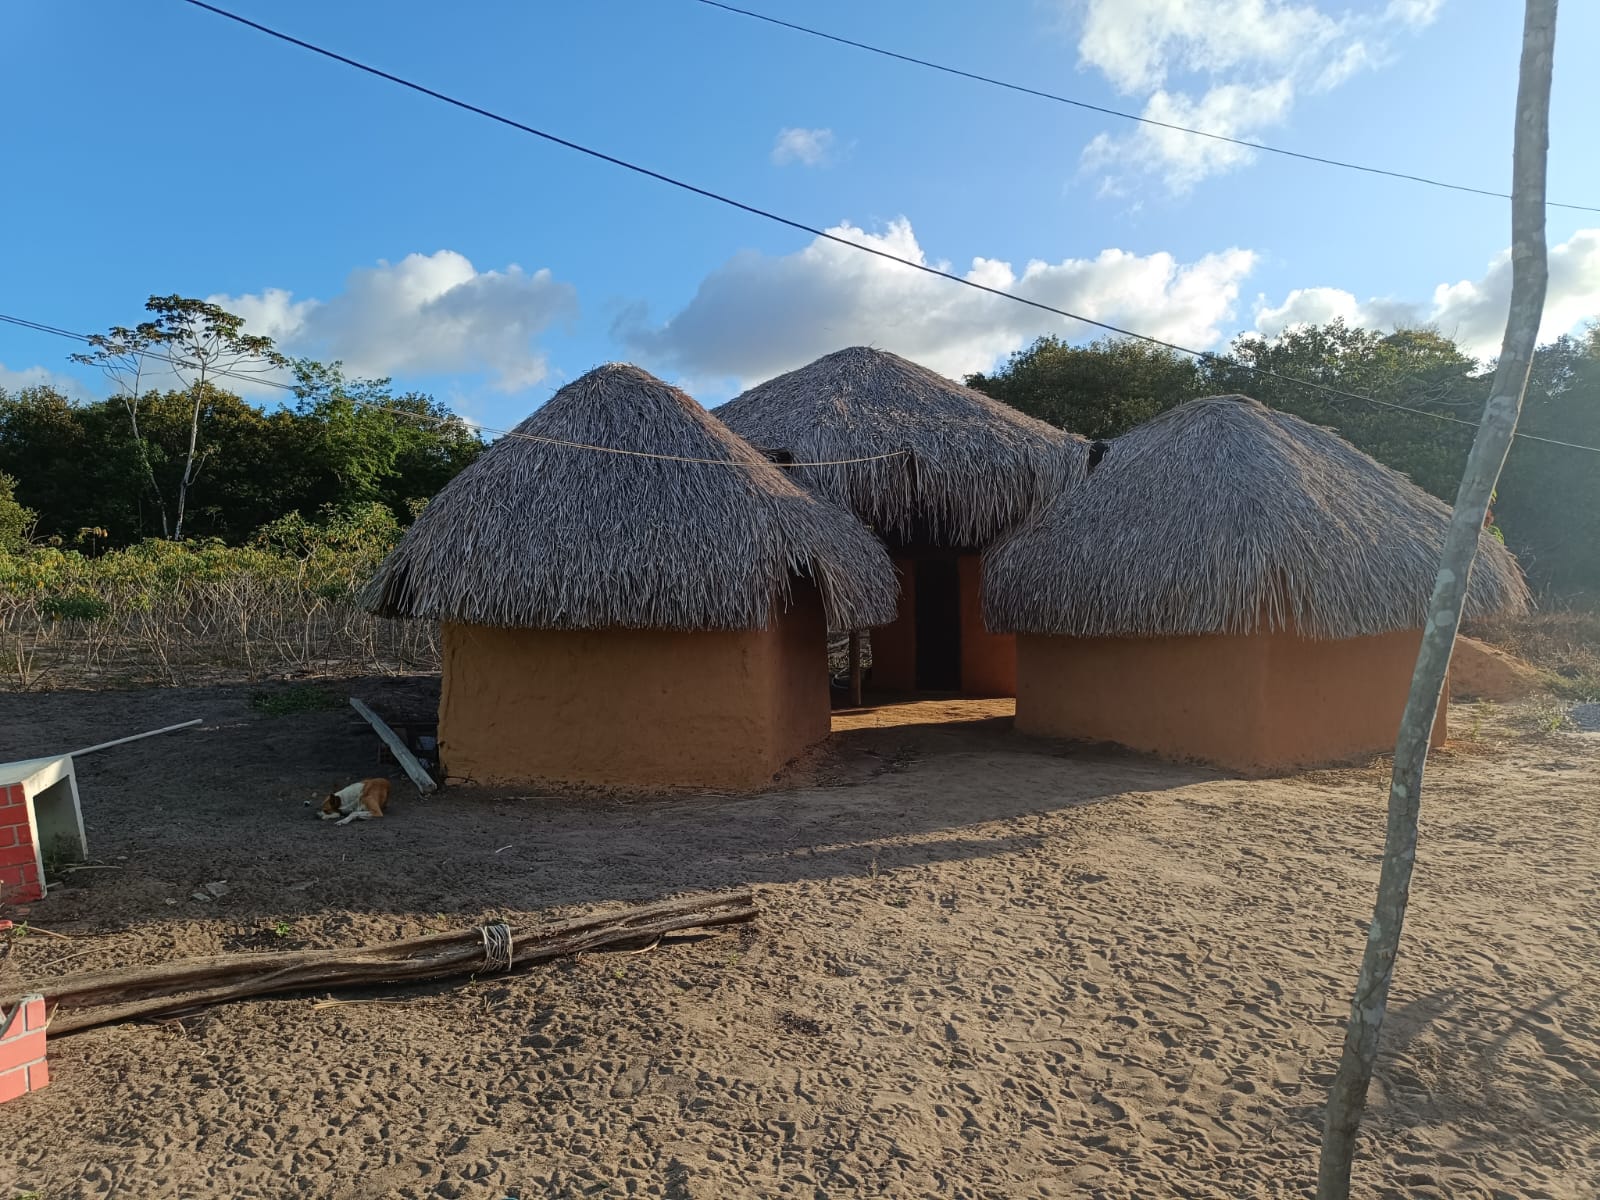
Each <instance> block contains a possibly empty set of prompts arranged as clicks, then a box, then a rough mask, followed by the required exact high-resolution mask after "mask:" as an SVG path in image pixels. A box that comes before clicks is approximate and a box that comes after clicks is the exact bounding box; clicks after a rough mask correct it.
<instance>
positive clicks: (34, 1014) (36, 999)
mask: <svg viewBox="0 0 1600 1200" xmlns="http://www.w3.org/2000/svg"><path fill="white" fill-rule="evenodd" d="M44 1026H45V1011H44V997H43V996H29V997H27V998H26V999H24V1000H23V1001H22V1003H21V1004H19V1005H17V1007H16V1008H14V1009H12V1011H11V1015H10V1017H9V1018H8V1019H7V1021H6V1022H5V1025H4V1026H3V1027H0V1104H4V1103H5V1102H6V1101H7V1100H15V1099H16V1098H17V1097H18V1096H20V1095H22V1094H23V1093H25V1092H36V1091H38V1090H39V1089H40V1088H42V1087H44V1085H45V1084H47V1083H49V1082H50V1067H49V1065H48V1064H47V1063H46V1062H45V1059H44Z"/></svg>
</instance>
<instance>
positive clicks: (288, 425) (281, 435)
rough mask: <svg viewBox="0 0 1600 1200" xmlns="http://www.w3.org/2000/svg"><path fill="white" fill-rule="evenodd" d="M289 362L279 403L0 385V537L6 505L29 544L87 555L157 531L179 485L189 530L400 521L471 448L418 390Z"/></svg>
mask: <svg viewBox="0 0 1600 1200" xmlns="http://www.w3.org/2000/svg"><path fill="white" fill-rule="evenodd" d="M295 372H296V377H297V387H296V390H295V392H294V394H293V396H291V397H289V400H290V402H289V403H288V404H287V405H283V406H274V407H271V408H267V407H263V406H261V405H256V404H251V403H248V402H247V401H244V400H241V399H240V398H239V397H238V396H237V395H234V394H233V393H231V392H229V391H226V390H224V389H222V388H220V387H218V386H216V385H215V384H214V383H209V382H208V383H206V384H205V385H204V386H203V387H201V388H199V389H198V390H197V389H196V388H195V387H193V386H189V387H185V388H182V389H179V390H170V391H147V392H144V393H143V394H141V395H140V396H139V397H138V410H137V414H136V415H135V414H134V413H132V412H131V411H130V404H129V397H128V396H127V395H117V396H112V397H110V398H108V399H105V400H99V401H95V402H92V403H85V404H74V403H73V402H71V401H70V400H69V399H68V398H67V397H66V396H64V395H62V394H61V393H60V392H58V391H56V390H55V389H53V388H49V387H29V388H23V389H20V390H18V391H14V392H7V391H5V390H4V389H0V476H9V477H10V478H11V480H12V481H14V484H13V485H12V486H11V489H10V490H11V491H12V493H13V495H12V497H11V499H12V503H11V504H10V505H7V503H6V501H7V495H6V492H7V482H6V481H5V480H4V479H0V539H4V538H5V537H6V535H7V532H8V531H9V532H10V533H11V534H12V535H13V536H14V535H15V534H17V533H20V532H23V531H22V530H21V529H20V528H14V527H17V526H20V523H21V521H22V520H23V517H22V516H20V515H19V514H18V506H20V508H21V509H25V510H27V512H28V514H31V519H29V521H28V524H29V525H30V526H31V538H32V540H33V541H35V542H36V543H44V544H46V545H57V546H70V547H72V548H75V549H81V550H84V551H86V552H88V553H98V552H99V551H102V550H104V549H107V548H113V547H120V546H128V545H132V544H134V543H136V542H139V541H141V540H143V539H145V538H164V537H170V536H172V534H173V520H174V516H175V513H176V506H177V501H178V497H179V493H180V490H185V491H186V497H185V498H186V500H187V513H186V521H185V525H184V528H183V533H184V535H185V537H186V538H189V539H202V540H204V539H208V538H219V539H221V540H223V541H225V542H228V543H230V544H240V543H243V542H245V541H247V540H249V539H250V538H251V537H252V536H253V535H255V534H256V532H257V531H258V530H260V529H261V528H262V527H264V526H266V525H267V524H268V523H270V522H272V521H275V520H277V519H278V518H280V517H283V516H285V515H286V514H291V513H299V514H302V515H304V516H308V517H312V516H316V515H318V514H321V513H324V512H327V511H332V510H350V509H354V508H356V507H359V506H362V505H367V504H372V503H378V504H382V505H384V506H385V507H386V508H388V509H389V511H391V512H392V513H393V514H394V516H395V517H396V518H397V519H398V520H400V521H402V522H407V521H409V520H410V517H411V514H412V511H413V509H414V508H415V507H416V505H418V504H420V503H421V502H423V501H426V500H427V499H428V498H429V497H430V496H432V495H434V493H436V492H437V491H438V490H439V489H440V488H442V487H443V486H444V485H445V484H446V483H447V482H449V480H450V479H451V478H452V477H453V476H454V475H455V474H456V473H457V472H458V471H460V470H461V469H462V468H463V467H465V466H466V465H467V464H468V463H470V462H472V460H473V459H474V458H476V457H477V455H478V453H479V452H480V451H481V450H482V448H483V443H482V442H481V440H480V439H479V438H478V436H477V434H476V433H475V432H474V431H473V430H472V429H471V428H469V427H468V426H467V425H465V424H464V423H463V422H462V421H461V420H460V419H459V418H457V417H455V416H453V415H452V414H451V413H450V411H449V410H448V409H447V408H445V407H444V406H443V405H441V404H438V403H437V402H435V401H434V400H432V399H431V398H430V397H428V396H426V395H420V394H416V393H403V394H399V395H396V394H394V393H393V391H392V390H391V388H390V387H389V385H388V383H387V381H384V380H378V381H372V380H353V381H352V380H346V379H345V378H344V377H343V375H342V373H341V372H340V370H339V368H338V367H337V366H333V367H326V366H322V365H319V364H316V363H310V362H302V363H298V364H295ZM286 395H287V394H286ZM197 412H198V417H197V416H196V413H197ZM135 422H136V424H137V430H138V435H137V437H136V436H135V434H134V432H133V429H134V425H135ZM191 430H195V431H197V432H198V436H197V438H196V447H195V453H194V456H193V461H192V464H191V461H190V456H189V447H190V434H191ZM186 470H187V471H188V472H189V475H190V478H189V482H188V486H187V488H186V489H184V487H183V484H184V474H185V471H186ZM8 513H9V516H8V515H7V514H8ZM0 548H4V547H3V541H0Z"/></svg>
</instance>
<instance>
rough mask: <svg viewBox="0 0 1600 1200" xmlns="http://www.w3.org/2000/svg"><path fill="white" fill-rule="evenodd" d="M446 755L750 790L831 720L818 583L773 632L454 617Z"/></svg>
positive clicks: (627, 783) (511, 774)
mask: <svg viewBox="0 0 1600 1200" xmlns="http://www.w3.org/2000/svg"><path fill="white" fill-rule="evenodd" d="M443 634H444V638H443V641H444V661H443V673H444V686H443V691H442V694H441V697H440V701H439V752H440V757H441V759H442V761H443V765H444V767H445V770H446V771H447V772H448V773H449V774H450V775H452V776H459V777H464V778H470V779H472V780H474V781H475V782H477V783H483V784H506V783H525V782H532V781H538V780H545V781H552V782H572V783H585V784H595V785H600V786H607V787H626V788H655V787H704V788H730V789H739V790H744V789H750V788H757V787H761V786H763V785H765V784H767V783H769V782H770V781H771V779H772V776H773V774H774V773H775V772H776V771H777V770H778V769H779V768H781V767H782V766H783V765H784V764H785V763H787V762H789V761H790V760H791V759H793V758H794V757H795V756H796V755H798V754H799V753H800V752H801V751H803V750H805V749H806V748H807V747H808V746H811V745H814V744H815V743H817V742H820V741H822V740H823V739H825V738H826V737H827V736H828V733H829V730H830V716H829V704H828V675H827V668H826V661H827V624H826V621H825V620H824V617H823V612H822V605H821V603H820V600H819V599H818V597H817V594H816V591H815V589H814V588H811V587H809V586H807V587H804V588H801V587H798V586H797V588H796V595H795V598H794V607H792V608H791V609H790V611H789V612H788V613H786V614H784V615H783V616H782V617H781V618H780V619H778V620H777V621H776V622H775V623H774V626H773V627H772V628H770V629H767V630H757V631H748V632H743V631H741V632H732V633H677V632H669V631H665V630H633V629H610V630H599V631H556V630H537V629H490V628H486V627H483V626H473V625H456V624H445V625H444V626H443Z"/></svg>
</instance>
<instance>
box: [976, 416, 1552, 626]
mask: <svg viewBox="0 0 1600 1200" xmlns="http://www.w3.org/2000/svg"><path fill="white" fill-rule="evenodd" d="M1449 520H1450V510H1449V508H1448V507H1447V506H1446V505H1444V504H1442V503H1441V502H1440V501H1438V500H1437V499H1435V498H1434V497H1432V496H1430V495H1428V493H1426V492H1424V491H1423V490H1422V489H1421V488H1419V487H1417V486H1416V485H1415V484H1413V483H1412V482H1411V481H1410V480H1409V479H1407V478H1406V477H1405V476H1403V475H1401V474H1399V473H1398V472H1396V471H1392V470H1390V469H1389V468H1388V467H1386V466H1384V465H1382V464H1381V463H1378V462H1376V461H1374V460H1373V459H1371V458H1369V457H1367V456H1366V455H1365V454H1363V453H1361V451H1359V450H1357V449H1356V448H1355V447H1354V446H1352V445H1350V443H1348V442H1346V441H1344V440H1343V439H1342V438H1340V437H1338V436H1337V435H1335V434H1334V433H1332V432H1331V431H1329V430H1327V429H1323V428H1321V427H1319V426H1316V425H1311V424H1308V423H1307V422H1305V421H1302V420H1300V419H1299V418H1298V417H1292V416H1289V415H1288V414H1286V413H1281V412H1274V411H1272V410H1271V409H1268V408H1266V407H1265V406H1263V405H1261V404H1258V403H1257V402H1256V401H1254V400H1251V399H1248V398H1247V397H1244V396H1213V397H1210V398H1207V399H1203V400H1192V401H1189V402H1188V403H1186V404H1181V405H1179V406H1178V407H1177V408H1174V409H1172V410H1171V411H1169V412H1166V413H1164V414H1162V415H1161V416H1159V417H1157V418H1156V419H1155V420H1153V421H1151V422H1149V423H1148V424H1146V425H1141V426H1140V427H1139V428H1137V429H1134V430H1131V431H1130V432H1128V433H1126V434H1124V435H1123V436H1121V437H1119V438H1117V439H1116V440H1115V441H1113V442H1111V443H1110V446H1109V448H1108V449H1107V451H1106V452H1105V456H1104V458H1103V459H1102V461H1101V462H1100V463H1099V465H1098V466H1096V468H1095V469H1094V471H1093V472H1092V473H1090V474H1088V475H1087V476H1082V475H1080V476H1079V478H1078V479H1077V480H1076V481H1074V482H1073V483H1072V484H1071V485H1069V487H1068V488H1067V489H1066V490H1065V491H1064V492H1063V493H1062V494H1061V495H1060V496H1058V497H1057V498H1056V500H1055V502H1054V503H1052V504H1051V505H1050V506H1049V507H1048V508H1045V509H1043V510H1042V511H1040V512H1039V514H1038V515H1037V516H1036V517H1035V518H1034V519H1033V520H1031V521H1029V522H1028V523H1027V524H1026V525H1024V526H1022V527H1021V528H1020V529H1018V530H1017V532H1016V533H1015V535H1013V536H1012V537H1011V538H1009V539H1008V540H1007V541H1006V542H1005V543H1004V544H1003V545H1001V546H998V547H996V548H995V549H994V550H993V551H991V552H990V554H989V556H988V558H987V559H985V562H984V615H985V617H986V619H987V621H988V623H989V627H990V628H991V629H995V630H1008V631H1012V632H1018V633H1044V634H1070V635H1076V636H1080V637H1117V636H1125V637H1137V636H1162V635H1174V634H1202V633H1250V632H1254V631H1257V630H1261V629H1269V630H1270V629H1283V628H1293V629H1295V630H1298V631H1299V632H1300V633H1302V634H1304V635H1306V636H1308V637H1316V638H1348V637H1358V636H1361V635H1364V634H1377V633H1385V632H1390V631H1394V630H1401V629H1420V628H1422V626H1423V625H1424V624H1425V623H1426V617H1427V603H1428V598H1429V596H1430V595H1431V594H1432V591H1433V580H1434V574H1435V572H1436V571H1437V570H1438V566H1439V556H1440V554H1441V552H1442V551H1443V548H1444V537H1445V529H1446V526H1447V525H1448V523H1449ZM1527 604H1528V590H1527V587H1526V585H1525V584H1524V583H1523V580H1522V575H1521V572H1520V571H1519V570H1518V567H1517V563H1516V560H1515V559H1514V558H1512V556H1511V553H1510V552H1509V551H1508V550H1507V549H1506V548H1505V547H1504V546H1503V545H1502V544H1501V543H1500V542H1499V541H1498V540H1496V539H1495V538H1494V537H1492V536H1490V535H1489V534H1488V533H1485V534H1483V535H1482V537H1481V538H1480V540H1479V543H1478V559H1477V565H1476V566H1475V567H1474V569H1473V572H1472V581H1471V585H1470V588H1469V591H1468V605H1467V612H1468V615H1469V616H1482V615H1486V614H1489V613H1493V612H1501V611H1506V610H1512V611H1520V610H1522V609H1524V608H1526V606H1527Z"/></svg>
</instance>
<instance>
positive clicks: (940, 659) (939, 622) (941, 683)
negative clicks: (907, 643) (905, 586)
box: [916, 558, 961, 692]
mask: <svg viewBox="0 0 1600 1200" xmlns="http://www.w3.org/2000/svg"><path fill="white" fill-rule="evenodd" d="M916 596H917V690H918V691H919V692H959V691H960V690H961V575H960V572H959V571H958V570H957V569H956V560H955V559H954V558H919V559H918V560H917V585H916Z"/></svg>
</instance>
